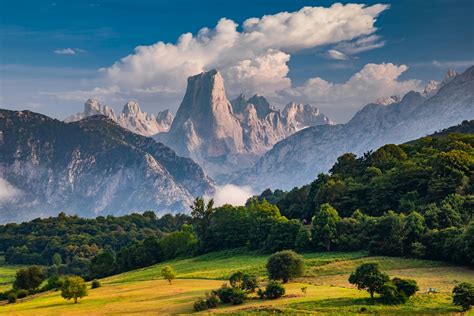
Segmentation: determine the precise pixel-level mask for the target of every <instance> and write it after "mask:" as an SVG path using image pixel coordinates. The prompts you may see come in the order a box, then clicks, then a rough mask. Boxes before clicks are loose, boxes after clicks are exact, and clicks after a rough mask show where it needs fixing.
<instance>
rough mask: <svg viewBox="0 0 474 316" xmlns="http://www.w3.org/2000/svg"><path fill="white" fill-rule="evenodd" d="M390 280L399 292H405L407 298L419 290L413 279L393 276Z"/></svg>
mask: <svg viewBox="0 0 474 316" xmlns="http://www.w3.org/2000/svg"><path fill="white" fill-rule="evenodd" d="M392 282H393V284H395V286H396V287H397V289H398V290H399V291H400V292H403V293H404V294H405V296H406V297H407V298H409V297H410V296H412V295H414V294H415V293H416V292H417V291H418V290H419V288H418V284H416V281H415V280H411V279H400V278H393V279H392Z"/></svg>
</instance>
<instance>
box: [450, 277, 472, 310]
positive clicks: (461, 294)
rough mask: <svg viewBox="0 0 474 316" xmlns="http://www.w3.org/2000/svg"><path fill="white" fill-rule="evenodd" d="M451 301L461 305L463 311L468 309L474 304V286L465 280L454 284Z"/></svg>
mask: <svg viewBox="0 0 474 316" xmlns="http://www.w3.org/2000/svg"><path fill="white" fill-rule="evenodd" d="M453 303H454V305H457V306H461V308H462V310H463V311H464V312H465V311H468V310H470V309H471V306H472V305H474V286H472V284H471V283H467V282H463V283H460V284H458V285H456V286H455V287H454V289H453Z"/></svg>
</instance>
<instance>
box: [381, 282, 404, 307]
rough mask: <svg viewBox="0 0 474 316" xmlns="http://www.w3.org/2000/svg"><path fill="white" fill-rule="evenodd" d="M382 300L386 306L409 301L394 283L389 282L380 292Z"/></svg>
mask: <svg viewBox="0 0 474 316" xmlns="http://www.w3.org/2000/svg"><path fill="white" fill-rule="evenodd" d="M379 293H380V298H381V300H382V302H383V303H384V304H391V305H396V304H402V303H405V302H406V301H407V296H406V295H405V293H403V292H402V291H399V290H398V288H397V286H396V285H395V284H393V282H387V283H385V284H384V285H382V287H381V288H380V290H379Z"/></svg>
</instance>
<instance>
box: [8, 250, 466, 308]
mask: <svg viewBox="0 0 474 316" xmlns="http://www.w3.org/2000/svg"><path fill="white" fill-rule="evenodd" d="M267 258H268V255H263V254H260V253H252V252H245V251H239V250H235V251H222V252H215V253H211V254H207V255H203V256H199V257H194V258H186V259H177V260H172V261H168V262H164V263H161V264H157V265H154V266H151V267H148V268H144V269H139V270H134V271H130V272H126V273H122V274H119V275H115V276H112V277H109V278H105V279H102V280H101V282H102V287H100V288H98V289H93V290H89V295H88V296H87V297H85V298H83V299H81V300H80V301H79V303H78V304H74V303H73V302H71V301H66V300H64V299H63V298H62V297H61V296H60V292H59V291H51V292H46V293H42V294H38V295H35V296H31V297H28V298H25V299H23V300H19V301H18V303H15V304H8V305H3V306H0V314H1V315H122V314H131V315H134V314H141V315H171V314H190V313H193V312H194V310H193V303H194V302H195V301H196V299H197V298H199V297H203V296H204V295H205V293H206V292H209V291H211V290H212V289H216V288H218V287H220V286H221V285H222V284H223V283H225V282H226V278H228V277H229V275H231V274H232V273H233V272H235V271H238V270H240V271H246V272H252V273H255V274H257V275H258V276H259V277H260V279H261V281H262V282H263V283H264V282H265V263H266V260H267ZM304 258H305V263H306V271H305V275H304V277H302V278H299V279H296V280H293V281H292V282H290V283H288V284H286V285H285V288H286V295H285V296H284V297H282V298H280V299H277V300H260V299H257V298H256V297H253V298H251V299H249V300H247V301H246V302H245V303H244V304H242V305H237V306H231V305H222V306H220V307H218V308H215V309H211V310H208V311H206V312H205V313H206V314H237V315H238V314H242V315H243V314H262V315H265V314H274V313H285V314H318V315H341V314H342V315H346V314H348V315H350V314H358V315H360V314H362V315H364V314H384V315H398V314H405V315H414V314H418V315H427V314H433V315H434V314H445V315H455V314H459V313H460V309H459V308H458V307H456V306H454V305H453V304H452V301H451V290H452V288H453V286H454V285H455V284H456V283H458V282H461V281H466V282H471V283H474V270H473V269H471V268H467V267H460V266H454V265H450V264H446V263H441V262H437V261H429V260H414V259H403V258H394V257H369V256H368V255H367V253H365V252H348V253H347V252H346V253H337V252H329V253H309V254H305V255H304ZM364 262H378V263H379V264H380V267H381V269H382V270H383V271H385V272H387V273H388V274H389V275H390V276H391V277H395V276H398V277H404V278H412V279H415V280H416V281H417V282H418V285H419V287H420V291H419V292H418V293H417V294H416V295H415V296H414V297H412V298H411V299H410V300H409V301H408V302H407V303H406V304H404V305H398V306H387V305H382V304H379V303H377V301H375V302H373V301H371V300H370V298H369V294H368V293H367V292H365V291H359V290H357V289H356V288H355V287H354V286H352V285H351V284H349V283H348V281H347V278H348V275H349V273H350V272H351V271H353V270H354V269H355V268H356V267H357V266H358V265H360V264H361V263H364ZM165 265H171V266H172V267H173V268H174V269H175V270H176V272H177V279H176V280H174V281H173V283H172V284H171V285H169V284H168V283H167V282H166V281H165V280H163V279H161V276H160V271H161V268H162V267H163V266H165ZM14 270H15V268H14V267H9V266H4V265H3V266H2V267H0V271H2V280H4V282H11V281H12V278H13V274H14ZM7 271H12V272H8V273H4V272H7ZM302 287H306V288H307V289H306V293H303V292H302V291H301V288H302ZM428 288H436V289H437V290H438V291H439V293H436V294H427V293H425V292H426V289H428ZM468 315H469V314H468ZM471 315H472V313H471Z"/></svg>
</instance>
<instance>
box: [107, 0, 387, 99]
mask: <svg viewBox="0 0 474 316" xmlns="http://www.w3.org/2000/svg"><path fill="white" fill-rule="evenodd" d="M387 8H388V5H383V4H375V5H372V6H365V5H362V4H347V5H342V4H334V5H332V6H331V7H328V8H325V7H304V8H302V9H301V10H299V11H296V12H281V13H278V14H274V15H266V16H263V17H261V18H250V19H247V20H246V21H244V23H243V24H242V30H241V31H239V30H238V25H237V24H236V23H235V22H234V21H232V20H229V19H226V18H222V19H221V20H220V21H219V22H218V23H217V25H216V27H215V28H213V29H210V28H202V29H201V30H200V31H199V32H198V33H197V35H196V36H194V35H193V34H191V33H185V34H183V35H181V36H180V37H179V39H178V41H177V42H176V44H170V43H164V42H158V43H156V44H154V45H150V46H139V47H137V48H136V49H135V51H134V53H133V54H130V55H128V56H126V57H124V58H122V59H121V60H120V61H118V62H116V63H115V64H113V65H112V66H111V67H108V68H104V69H102V70H101V71H102V73H103V74H104V76H105V79H106V82H107V83H108V84H109V85H115V86H118V87H120V88H121V89H123V90H134V91H137V89H142V90H143V89H148V90H150V89H151V90H153V91H156V92H159V91H161V90H164V91H166V90H168V91H169V90H180V91H183V90H184V88H185V84H186V79H187V77H189V76H191V75H194V74H197V73H200V72H202V71H206V70H210V69H212V68H217V69H219V70H220V71H221V72H222V73H223V76H224V79H225V80H226V83H227V84H228V86H229V90H230V92H231V93H239V92H245V93H247V94H252V93H260V94H265V95H271V94H274V93H275V92H276V91H279V90H282V89H285V88H288V87H290V85H291V81H290V79H289V78H288V77H287V75H288V71H289V68H288V65H287V63H288V61H289V59H290V54H291V53H294V52H298V51H300V50H303V49H307V48H314V47H317V46H322V45H331V44H337V43H341V42H351V41H353V40H355V39H358V38H361V37H362V38H364V37H366V36H368V35H370V34H373V33H374V32H375V31H376V30H377V29H376V27H375V26H374V24H375V22H376V18H377V17H378V16H379V15H380V13H381V12H383V11H384V10H386V9H387ZM243 80H244V81H245V82H244V83H243V84H241V85H238V84H237V83H239V82H242V81H243Z"/></svg>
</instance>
